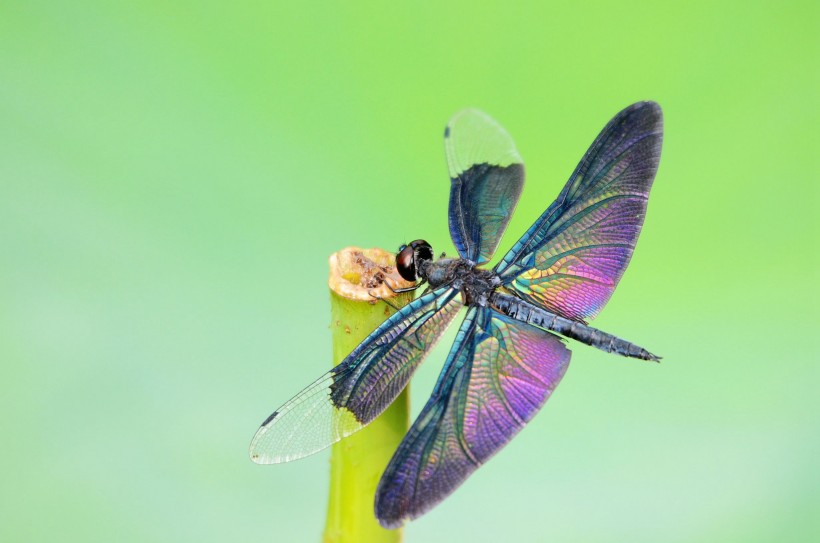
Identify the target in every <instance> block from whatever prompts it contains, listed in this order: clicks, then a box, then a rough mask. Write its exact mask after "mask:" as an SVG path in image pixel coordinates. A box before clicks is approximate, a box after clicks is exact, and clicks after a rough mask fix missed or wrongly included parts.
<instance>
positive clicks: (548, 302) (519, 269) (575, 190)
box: [496, 102, 663, 321]
mask: <svg viewBox="0 0 820 543" xmlns="http://www.w3.org/2000/svg"><path fill="white" fill-rule="evenodd" d="M662 137H663V116H662V113H661V108H660V106H659V105H658V104H656V103H654V102H639V103H636V104H633V105H631V106H629V107H627V108H626V109H624V110H623V111H621V112H620V113H618V115H616V116H615V118H614V119H612V120H611V121H610V122H609V124H607V125H606V127H605V128H604V129H603V131H602V132H601V133H600V134H599V135H598V137H597V138H596V140H595V141H594V142H593V144H592V146H591V147H590V148H589V150H588V151H587V152H586V154H585V155H584V158H583V159H582V160H581V163H580V164H579V165H578V167H577V168H576V169H575V172H574V173H573V174H572V176H571V177H570V179H569V181H567V184H566V185H565V186H564V189H563V190H562V191H561V194H560V195H559V196H558V199H557V200H556V201H555V202H554V203H553V204H552V205H551V206H550V207H549V208H548V209H547V210H546V211H545V212H544V214H543V215H541V217H539V219H538V220H537V221H536V222H535V224H534V225H532V227H531V228H530V229H529V230H528V231H527V232H526V234H524V236H523V237H522V238H521V239H520V240H519V241H518V243H516V244H515V246H513V248H512V249H511V250H510V252H509V253H508V254H507V255H506V256H505V257H504V259H503V260H502V261H501V262H500V263H499V264H498V266H496V272H497V273H499V275H501V277H502V281H503V283H504V284H505V285H506V286H507V287H508V288H511V289H513V290H515V291H516V293H517V294H518V295H519V296H521V297H522V298H524V299H526V300H528V301H530V302H533V303H535V304H537V305H540V306H543V307H544V308H546V309H548V310H550V311H552V312H554V313H557V314H559V315H562V316H564V317H567V318H569V319H573V320H577V321H583V320H585V319H591V318H593V317H595V316H596V315H597V314H598V313H599V312H600V310H601V309H602V308H603V306H604V305H605V304H606V302H607V301H608V300H609V298H610V296H611V295H612V291H613V290H615V286H616V285H617V284H618V281H619V280H620V278H621V276H622V275H623V273H624V270H625V269H626V266H627V264H629V259H630V258H631V257H632V251H633V250H634V248H635V243H636V242H637V241H638V235H639V234H640V232H641V226H642V225H643V220H644V216H645V214H646V203H647V199H648V198H649V189H650V188H651V187H652V181H653V180H654V178H655V172H656V171H657V169H658V162H659V160H660V156H661V141H662Z"/></svg>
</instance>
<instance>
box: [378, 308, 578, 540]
mask: <svg viewBox="0 0 820 543" xmlns="http://www.w3.org/2000/svg"><path fill="white" fill-rule="evenodd" d="M569 359H570V351H569V350H568V349H567V348H566V346H565V345H564V344H563V342H562V341H561V339H559V338H558V337H557V336H555V335H553V334H551V333H550V332H546V331H544V330H541V329H539V328H536V327H534V326H531V325H529V324H525V323H522V322H519V321H515V320H512V319H510V318H508V317H506V316H505V315H502V314H500V313H496V312H495V311H493V310H491V309H489V308H479V307H471V308H470V309H469V311H468V312H467V316H466V317H465V320H464V323H463V324H462V325H461V328H460V329H459V332H458V336H457V337H456V341H455V343H454V345H453V347H452V349H451V351H450V354H449V356H448V358H447V362H446V363H445V365H444V369H443V370H442V373H441V375H440V377H439V379H438V382H437V383H436V386H435V388H434V390H433V395H432V396H431V397H430V400H429V401H428V402H427V405H425V406H424V409H423V410H422V412H421V414H419V416H418V418H417V419H416V421H415V423H414V424H413V426H412V428H410V431H409V432H408V434H407V436H405V438H404V440H403V441H402V442H401V445H400V446H399V448H398V450H397V451H396V453H395V455H394V456H393V459H392V460H391V461H390V464H389V465H388V466H387V470H386V471H385V472H384V475H383V476H382V478H381V481H380V482H379V487H378V489H377V490H376V517H377V518H378V519H379V522H380V523H381V524H382V525H383V526H385V527H388V528H395V527H398V526H400V525H401V524H402V522H403V521H405V520H409V519H413V518H416V517H418V516H420V515H421V514H423V513H424V512H425V511H428V510H429V509H431V508H432V507H433V506H435V505H436V504H437V503H439V502H440V501H441V500H443V499H444V498H445V497H447V496H448V495H449V494H450V493H451V492H453V491H454V490H455V489H456V488H457V487H458V486H459V485H460V484H461V483H462V482H464V480H465V479H466V478H467V477H468V476H469V475H470V474H471V473H472V472H473V471H475V470H476V469H477V468H478V467H479V466H480V465H481V464H483V463H484V462H486V461H487V460H488V459H489V458H490V457H491V456H492V455H493V454H495V453H496V452H497V451H498V450H499V449H501V448H502V447H503V446H504V445H505V444H506V443H507V442H508V441H509V440H510V439H511V438H512V437H513V436H514V435H515V434H516V433H518V431H519V430H521V428H523V427H524V425H525V424H526V423H527V422H528V421H529V420H530V419H531V418H532V417H533V416H534V415H535V413H536V412H538V410H539V409H540V408H541V406H542V405H543V404H544V402H545V401H546V400H547V398H549V396H550V394H551V393H552V391H553V389H554V388H555V387H556V385H558V382H559V381H560V380H561V377H563V375H564V372H565V371H566V369H567V366H568V365H569Z"/></svg>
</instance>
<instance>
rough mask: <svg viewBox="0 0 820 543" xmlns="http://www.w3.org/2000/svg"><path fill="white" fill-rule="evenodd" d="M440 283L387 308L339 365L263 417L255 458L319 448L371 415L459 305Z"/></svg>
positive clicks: (403, 381)
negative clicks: (390, 309) (389, 313)
mask: <svg viewBox="0 0 820 543" xmlns="http://www.w3.org/2000/svg"><path fill="white" fill-rule="evenodd" d="M456 294H457V291H455V290H452V289H449V288H442V289H439V290H436V291H434V292H430V293H428V294H425V295H424V296H422V297H420V298H418V299H416V300H414V301H413V302H411V303H410V304H408V305H406V306H404V307H403V308H402V309H401V310H399V311H398V312H396V313H395V314H393V315H392V316H391V317H390V318H389V319H387V320H386V321H385V322H384V323H382V324H381V326H379V327H378V328H377V329H376V330H375V331H373V333H371V334H370V335H369V336H367V338H366V339H365V340H364V341H363V342H362V343H361V344H359V346H358V347H356V349H354V350H353V352H352V353H350V354H349V355H348V356H347V357H346V358H345V359H344V360H343V361H342V362H341V363H340V364H339V365H338V366H336V367H335V368H333V369H332V370H330V371H329V372H328V373H326V374H325V375H323V376H322V377H321V378H320V379H319V380H317V381H316V382H314V383H313V384H311V385H310V386H308V387H307V388H305V389H304V390H303V391H302V392H300V393H299V394H297V395H296V396H295V397H293V398H292V399H291V400H290V401H288V402H287V403H285V404H284V405H283V406H282V407H280V408H279V409H277V410H276V411H274V412H273V414H272V415H271V416H270V417H268V418H267V420H265V422H263V423H262V426H260V428H259V430H257V432H256V435H255V436H254V437H253V440H252V441H251V446H250V455H251V459H252V460H253V461H254V462H256V463H258V464H274V463H279V462H287V461H289V460H295V459H297V458H302V457H304V456H308V455H310V454H313V453H315V452H318V451H320V450H322V449H324V448H326V447H328V446H330V445H332V444H333V443H335V442H337V441H339V440H340V439H342V438H343V437H346V436H348V435H350V434H352V433H354V432H356V431H358V430H360V429H361V428H363V427H364V426H366V425H367V424H368V423H370V422H371V421H373V419H375V418H376V417H377V416H378V415H379V414H381V412H382V411H384V410H385V409H386V408H387V406H388V405H390V403H392V402H393V400H394V399H396V396H398V395H399V393H400V392H401V391H402V390H403V389H404V387H405V386H406V385H407V382H408V381H409V380H410V377H411V376H412V375H413V372H414V371H415V370H416V368H417V367H418V365H419V363H420V362H421V360H422V359H423V358H424V355H425V354H426V353H427V352H428V351H429V350H430V348H431V347H432V346H433V344H434V343H435V342H436V341H437V340H438V339H439V338H440V337H441V335H442V334H443V333H444V330H445V329H446V328H447V326H448V325H449V324H450V322H452V320H453V318H455V316H456V314H457V313H458V310H459V308H460V307H461V305H462V304H461V302H460V300H459V299H456Z"/></svg>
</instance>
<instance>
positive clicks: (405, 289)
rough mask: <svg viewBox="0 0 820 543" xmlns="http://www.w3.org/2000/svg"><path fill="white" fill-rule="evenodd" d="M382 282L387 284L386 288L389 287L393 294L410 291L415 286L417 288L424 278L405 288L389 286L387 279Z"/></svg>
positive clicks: (414, 288)
mask: <svg viewBox="0 0 820 543" xmlns="http://www.w3.org/2000/svg"><path fill="white" fill-rule="evenodd" d="M384 284H385V285H387V288H389V289H390V292H392V293H393V294H401V293H402V292H412V291H414V290H416V289H417V288H419V287H420V286H421V285H423V284H424V280H423V279H422V280H421V282H419V284H417V285H413V286H412V287H407V288H393V287H391V286H390V283H388V282H387V281H385V282H384Z"/></svg>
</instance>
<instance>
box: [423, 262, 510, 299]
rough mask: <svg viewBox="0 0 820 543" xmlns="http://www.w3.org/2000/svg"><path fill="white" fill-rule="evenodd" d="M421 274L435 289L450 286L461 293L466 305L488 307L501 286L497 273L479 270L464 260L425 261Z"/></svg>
mask: <svg viewBox="0 0 820 543" xmlns="http://www.w3.org/2000/svg"><path fill="white" fill-rule="evenodd" d="M419 272H420V275H421V277H422V278H423V279H426V280H427V282H428V283H430V286H431V287H432V288H434V289H435V288H438V287H442V286H450V287H452V288H454V289H456V290H458V291H460V292H461V295H462V297H463V298H464V304H465V305H478V306H485V305H487V299H488V298H489V296H490V294H492V292H493V290H495V288H496V287H498V285H500V284H501V279H499V277H498V275H496V273H495V272H493V271H492V270H485V269H482V268H477V267H476V265H475V264H474V263H473V262H471V261H469V260H466V259H462V258H442V259H440V260H437V261H435V262H434V261H432V260H428V261H424V262H423V263H422V265H421V266H420V268H419Z"/></svg>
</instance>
